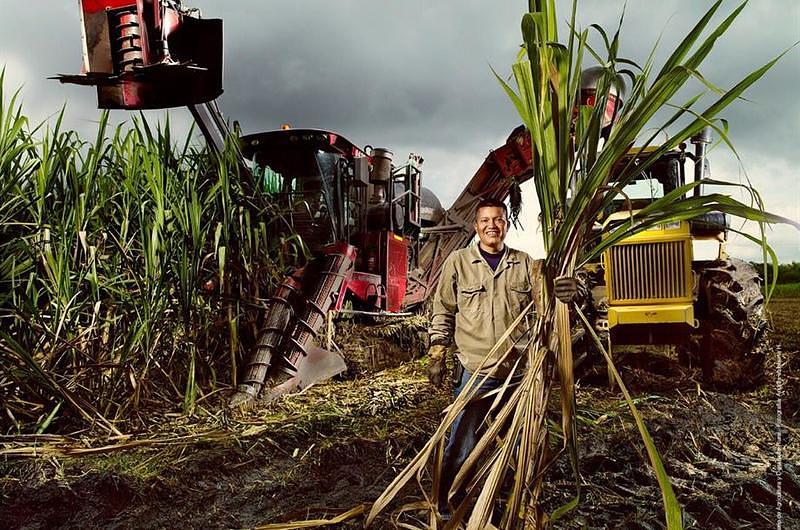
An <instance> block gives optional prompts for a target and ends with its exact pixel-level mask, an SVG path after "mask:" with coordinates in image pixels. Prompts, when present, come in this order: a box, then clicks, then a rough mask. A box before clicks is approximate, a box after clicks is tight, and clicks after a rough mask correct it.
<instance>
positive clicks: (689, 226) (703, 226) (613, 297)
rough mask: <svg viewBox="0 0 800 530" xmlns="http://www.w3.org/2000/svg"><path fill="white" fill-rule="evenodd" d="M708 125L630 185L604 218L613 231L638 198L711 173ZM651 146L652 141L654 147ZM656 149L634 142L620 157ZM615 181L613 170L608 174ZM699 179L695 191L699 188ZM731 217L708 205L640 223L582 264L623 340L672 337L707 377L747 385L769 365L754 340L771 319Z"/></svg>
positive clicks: (598, 309) (595, 309)
mask: <svg viewBox="0 0 800 530" xmlns="http://www.w3.org/2000/svg"><path fill="white" fill-rule="evenodd" d="M710 141H711V137H710V131H709V130H708V129H706V130H704V131H703V132H702V133H701V134H699V135H697V136H696V137H693V138H692V139H691V142H692V143H693V144H694V146H695V149H694V153H689V152H687V151H686V145H685V144H684V145H681V147H680V149H679V150H676V151H673V152H669V153H667V154H666V155H664V156H663V157H661V158H660V159H659V161H658V162H657V163H656V164H655V165H654V166H652V167H650V168H649V169H647V170H646V171H643V172H642V173H640V174H639V175H638V176H637V178H636V179H635V180H634V181H633V182H631V183H629V184H628V185H626V186H625V187H624V188H623V189H622V193H620V194H619V197H620V200H617V201H614V203H613V204H612V205H611V206H610V207H609V208H608V209H607V210H606V212H604V214H603V216H602V218H600V219H598V221H597V224H596V229H597V230H598V231H600V230H602V231H603V232H607V229H608V228H611V227H613V225H615V224H618V223H622V222H625V221H627V220H629V219H630V217H631V216H632V215H633V214H634V213H635V212H636V211H638V210H640V209H641V208H644V207H646V205H647V204H649V203H651V202H652V201H654V200H656V199H658V198H660V197H663V196H664V195H665V194H667V193H669V192H670V191H673V190H675V189H676V188H678V187H679V186H681V185H683V184H684V183H685V182H686V173H687V171H686V167H687V166H692V165H693V166H694V171H693V173H694V178H695V180H700V179H703V178H707V176H708V174H709V167H708V160H707V158H706V147H707V145H708V144H709V143H710ZM653 149H654V148H653ZM649 152H652V149H647V150H644V151H643V150H640V149H638V148H635V149H632V150H631V151H630V153H629V155H628V156H627V157H626V158H625V159H623V160H622V161H621V162H620V165H619V166H618V167H622V165H627V164H628V163H631V162H632V163H634V164H636V163H637V159H638V158H642V157H643V156H645V155H646V154H647V153H649ZM610 182H611V185H612V186H613V185H614V176H613V174H612V178H611V179H610ZM702 186H703V185H702V184H701V185H698V186H696V187H695V188H694V193H696V194H697V195H700V194H701V193H702ZM728 223H729V221H728V217H727V216H726V215H725V214H723V213H718V212H715V213H711V214H706V215H703V216H699V217H697V218H694V219H691V220H685V221H679V222H674V223H667V224H663V225H659V226H657V227H654V228H651V229H649V230H644V231H642V232H640V233H638V234H636V235H634V236H632V237H629V238H627V239H625V240H623V241H621V242H619V243H616V244H614V245H613V246H611V247H609V248H608V249H607V250H606V251H604V252H603V254H602V257H601V259H600V261H599V262H597V263H591V264H589V265H588V266H586V267H585V268H584V269H583V270H582V271H581V272H580V274H579V276H580V277H581V278H582V279H583V280H584V284H585V285H586V287H587V288H588V289H587V290H588V292H587V293H586V302H585V306H586V307H587V309H588V310H589V311H590V312H591V313H592V317H593V320H594V325H595V329H596V331H598V332H599V333H600V334H601V335H603V336H606V337H607V340H608V346H609V348H610V349H611V350H612V352H613V348H614V346H617V345H631V344H634V345H648V344H658V345H675V346H676V347H677V348H676V349H677V351H678V355H679V357H680V358H681V359H682V360H684V361H689V362H699V363H701V365H702V368H703V377H704V380H705V381H706V382H707V383H709V384H711V385H713V386H715V387H718V388H737V387H746V386H749V385H752V384H753V383H756V382H757V381H758V380H759V379H760V377H761V376H762V374H763V365H764V353H763V351H761V350H760V349H759V348H758V343H759V339H760V338H761V336H762V334H763V331H764V330H765V328H766V320H765V317H764V309H763V308H764V296H763V294H762V284H761V279H760V278H759V275H758V273H757V271H756V270H755V268H754V267H753V266H752V265H750V264H749V263H747V262H744V261H742V260H738V259H735V258H731V257H729V256H728V255H727V253H726V251H725V242H726V238H727V235H728V228H729V227H728Z"/></svg>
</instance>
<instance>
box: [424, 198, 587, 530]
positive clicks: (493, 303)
mask: <svg viewBox="0 0 800 530" xmlns="http://www.w3.org/2000/svg"><path fill="white" fill-rule="evenodd" d="M475 232H476V234H477V235H478V244H477V245H475V246H470V247H468V248H464V249H461V250H457V251H456V252H453V253H452V254H450V256H448V258H447V259H446V260H445V262H444V265H443V269H442V276H441V280H440V281H439V285H438V287H437V289H436V293H435V295H434V299H433V315H432V319H431V327H430V330H429V336H430V342H431V348H430V351H429V356H430V364H429V365H428V378H429V379H430V381H431V383H433V384H436V385H438V384H441V383H442V381H444V380H445V379H446V377H445V375H446V369H445V351H446V348H447V346H448V345H449V344H450V343H451V342H453V341H454V342H455V345H456V377H455V378H454V379H455V380H456V388H455V392H454V395H456V396H457V395H458V394H459V393H460V392H461V391H462V390H463V388H464V387H465V386H466V384H467V381H469V379H470V377H471V376H472V374H473V373H474V372H475V371H477V370H480V372H481V375H488V374H490V375H491V377H489V378H487V379H486V380H485V382H484V383H483V385H482V387H481V389H480V392H479V394H478V395H479V396H480V395H482V394H485V393H486V392H489V391H491V390H493V389H495V388H497V387H499V386H500V385H502V384H503V382H504V380H505V379H506V378H507V377H508V375H509V374H510V373H511V371H512V370H514V366H515V364H516V362H517V359H518V358H519V357H520V355H522V353H523V352H524V348H525V340H522V339H523V337H522V335H523V334H524V332H525V329H526V328H527V326H525V325H520V326H519V328H520V329H518V330H515V332H514V333H512V334H511V336H510V337H509V338H508V339H507V340H506V344H504V347H502V348H499V349H498V351H497V352H496V353H495V354H493V355H492V356H491V357H488V358H486V356H487V354H488V353H489V351H490V350H491V349H492V348H493V347H494V345H495V344H496V343H497V342H498V341H499V340H500V338H501V337H502V336H503V335H504V334H505V332H506V330H507V329H508V328H509V326H510V325H511V323H512V322H513V321H514V320H515V319H516V318H517V317H518V316H519V315H520V313H521V312H522V311H523V310H524V309H525V308H526V307H528V305H529V304H530V302H531V301H533V302H534V307H535V308H536V310H537V313H538V312H539V311H540V306H541V293H542V288H541V267H542V261H541V260H534V259H533V258H531V257H530V256H529V255H528V254H526V253H525V252H522V251H520V250H515V249H512V248H509V247H508V246H507V245H506V244H505V243H504V240H505V238H506V234H507V232H508V210H507V208H506V205H505V204H503V203H502V202H500V201H496V200H494V199H484V200H482V201H481V202H480V203H478V205H477V207H476V209H475ZM576 292H577V285H576V282H575V280H574V279H572V278H559V279H558V280H556V284H555V293H556V296H558V298H559V299H560V300H561V301H562V302H569V301H571V300H572V299H573V298H574V297H575V293H576ZM509 347H511V348H512V353H511V355H509V356H507V357H506V358H505V359H504V358H503V357H504V355H505V353H506V351H507V350H508V348H509ZM484 358H486V359H485V362H484ZM523 364H524V363H520V365H523ZM481 365H482V366H481ZM522 369H524V366H522V367H521V368H520V369H519V370H518V371H521V370H522ZM519 375H520V374H514V376H519ZM491 401H492V398H483V399H481V398H478V399H475V400H473V401H472V402H470V404H469V405H467V406H466V407H465V408H464V410H463V411H462V412H461V414H459V416H458V417H457V418H456V420H455V421H454V422H453V426H452V429H451V432H450V436H449V438H448V441H447V445H446V447H445V453H444V461H443V467H442V477H441V482H440V489H439V506H438V509H439V514H440V516H441V517H442V519H444V520H447V519H449V516H450V506H448V502H447V492H448V490H449V489H450V485H451V484H452V481H453V479H454V478H455V476H456V474H457V472H458V470H459V468H460V467H461V465H462V464H463V463H464V461H465V460H466V459H467V457H468V456H469V454H470V452H471V451H472V449H473V447H475V444H476V443H477V441H478V439H479V438H480V430H481V425H482V423H483V421H484V418H485V416H486V414H487V412H488V410H489V406H490V404H491ZM453 504H458V499H454V503H453Z"/></svg>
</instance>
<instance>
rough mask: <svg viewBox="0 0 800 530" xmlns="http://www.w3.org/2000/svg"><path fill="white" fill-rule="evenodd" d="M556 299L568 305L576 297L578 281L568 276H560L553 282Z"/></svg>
mask: <svg viewBox="0 0 800 530" xmlns="http://www.w3.org/2000/svg"><path fill="white" fill-rule="evenodd" d="M553 286H554V287H555V292H556V298H558V299H559V300H561V301H562V302H564V303H565V304H568V303H570V302H572V301H573V300H575V297H576V296H577V295H578V280H576V279H575V278H572V277H569V276H561V277H559V278H556V279H555V281H554V282H553Z"/></svg>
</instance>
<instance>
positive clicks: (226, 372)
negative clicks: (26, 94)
mask: <svg viewBox="0 0 800 530" xmlns="http://www.w3.org/2000/svg"><path fill="white" fill-rule="evenodd" d="M2 78H3V76H2V74H0V322H2V331H0V403H2V405H0V409H2V410H0V417H2V420H0V427H2V432H3V433H18V432H39V433H41V432H45V431H53V430H60V431H62V432H63V431H64V430H65V429H68V428H70V429H73V428H78V427H81V428H84V427H90V426H93V427H99V428H101V429H103V430H105V431H108V432H110V433H119V432H120V431H121V430H124V429H127V428H133V427H135V426H136V425H139V424H141V423H142V419H143V418H144V417H145V416H146V415H147V414H148V411H149V410H154V409H171V408H174V407H176V404H177V406H178V407H180V404H183V410H184V411H185V412H187V413H191V412H192V411H193V410H194V408H195V404H196V401H197V399H198V398H199V397H200V396H201V395H203V394H204V393H207V392H209V391H212V390H214V389H217V388H220V387H223V386H226V385H228V384H232V383H233V379H234V378H235V374H236V365H237V362H238V360H239V359H240V358H241V356H242V355H243V353H244V352H245V351H246V346H245V345H244V343H245V342H246V341H248V340H251V339H252V336H253V334H254V333H255V322H256V318H257V316H258V313H259V311H258V309H259V307H260V300H261V298H260V297H261V296H263V294H264V293H265V292H267V290H268V289H269V287H270V286H271V285H272V284H273V283H274V281H275V278H276V276H277V275H278V274H279V272H280V271H278V270H277V269H276V266H275V265H274V263H276V262H278V261H279V260H276V259H275V258H276V256H277V255H278V253H279V252H281V250H284V251H285V250H287V249H282V246H283V245H282V242H283V240H282V239H281V238H279V237H277V236H276V235H275V234H276V229H275V226H274V223H275V220H276V219H280V212H277V211H275V210H274V208H273V207H272V206H271V205H270V204H269V203H268V202H267V201H266V200H265V199H264V198H263V197H262V196H261V195H260V194H258V193H255V192H253V191H251V190H252V186H249V185H248V184H249V183H248V181H247V179H243V178H242V176H241V175H240V174H239V167H238V165H237V163H236V159H235V157H234V156H232V153H227V154H226V155H225V156H222V157H219V156H214V155H212V154H209V153H207V152H204V151H200V150H197V149H196V148H194V147H192V146H191V145H190V142H189V139H188V138H187V139H185V140H184V141H183V142H182V144H181V145H180V146H176V144H175V141H174V139H173V138H172V137H171V136H170V130H169V121H167V123H166V124H165V125H164V126H163V127H162V126H158V127H157V128H155V130H153V129H152V128H151V127H150V126H149V125H148V123H147V122H146V121H145V120H144V118H143V117H142V118H139V119H134V120H133V121H132V122H131V124H130V125H129V126H124V127H123V126H120V127H118V128H116V129H114V130H111V129H110V128H109V127H108V126H107V120H108V115H107V114H105V113H104V114H102V116H101V119H100V124H99V127H98V130H97V135H96V138H95V140H94V141H93V142H85V141H82V140H81V139H80V138H78V136H77V134H76V133H75V132H73V131H65V130H63V129H62V117H63V111H62V113H61V114H59V115H58V116H57V117H56V118H55V119H54V120H53V121H52V122H50V123H43V124H39V125H31V124H30V123H29V122H28V119H27V118H26V117H25V115H24V114H23V112H22V107H21V104H20V103H19V93H15V94H13V95H12V96H11V97H7V96H8V95H7V94H5V93H4V92H3V83H2V81H3V79H2ZM284 254H288V252H286V253H284ZM294 254H297V252H295V253H294Z"/></svg>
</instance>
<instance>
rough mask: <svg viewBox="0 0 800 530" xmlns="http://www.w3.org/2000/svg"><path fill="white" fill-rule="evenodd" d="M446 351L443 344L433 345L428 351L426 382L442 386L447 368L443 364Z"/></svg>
mask: <svg viewBox="0 0 800 530" xmlns="http://www.w3.org/2000/svg"><path fill="white" fill-rule="evenodd" d="M446 350H447V348H446V347H445V346H444V345H443V344H434V345H433V346H431V347H430V349H429V350H428V357H430V362H429V363H428V369H427V373H428V381H430V382H431V383H433V384H434V385H437V386H438V385H441V384H442V381H444V379H445V375H446V374H447V366H446V365H445V362H444V353H445V351H446Z"/></svg>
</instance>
